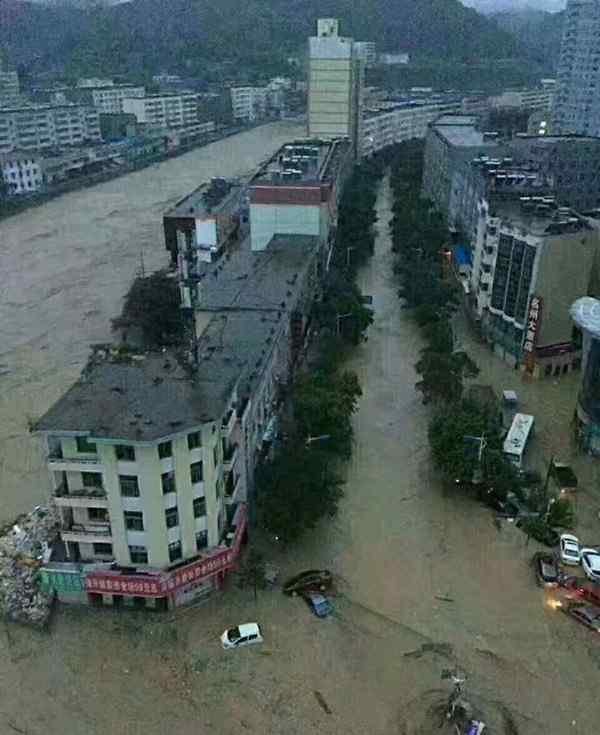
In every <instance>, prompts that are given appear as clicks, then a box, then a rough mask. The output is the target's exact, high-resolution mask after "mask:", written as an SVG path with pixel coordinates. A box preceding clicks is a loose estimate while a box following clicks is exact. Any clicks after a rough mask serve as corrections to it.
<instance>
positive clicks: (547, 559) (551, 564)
mask: <svg viewBox="0 0 600 735" xmlns="http://www.w3.org/2000/svg"><path fill="white" fill-rule="evenodd" d="M533 566H534V569H535V578H536V580H537V583H538V584H539V585H540V587H558V580H559V577H560V569H559V567H558V562H557V561H556V557H555V556H554V555H553V554H548V553H544V552H541V551H539V552H538V553H537V554H534V556H533Z"/></svg>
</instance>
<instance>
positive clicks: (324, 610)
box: [303, 592, 333, 618]
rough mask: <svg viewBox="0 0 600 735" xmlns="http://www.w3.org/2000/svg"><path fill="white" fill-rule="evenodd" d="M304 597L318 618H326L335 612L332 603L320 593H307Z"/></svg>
mask: <svg viewBox="0 0 600 735" xmlns="http://www.w3.org/2000/svg"><path fill="white" fill-rule="evenodd" d="M303 597H304V599H305V600H306V602H307V603H308V606H309V607H310V609H311V610H312V611H313V612H314V614H315V615H316V616H317V617H318V618H326V617H328V616H329V615H331V613H332V612H333V607H332V606H331V603H330V602H329V600H328V599H327V598H326V597H325V596H324V595H321V594H320V593H318V592H306V593H305V594H304V595H303Z"/></svg>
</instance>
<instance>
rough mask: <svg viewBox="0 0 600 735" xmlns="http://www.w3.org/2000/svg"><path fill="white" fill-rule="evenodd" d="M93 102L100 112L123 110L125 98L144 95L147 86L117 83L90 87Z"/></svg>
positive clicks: (112, 112)
mask: <svg viewBox="0 0 600 735" xmlns="http://www.w3.org/2000/svg"><path fill="white" fill-rule="evenodd" d="M89 91H90V94H91V102H92V104H93V106H94V107H95V108H96V109H97V110H98V112H103V113H107V114H116V113H119V112H123V100H125V99H126V98H128V97H136V98H140V97H144V95H145V94H146V88H145V87H136V86H134V85H133V84H115V85H113V86H111V87H98V88H93V89H90V90H89Z"/></svg>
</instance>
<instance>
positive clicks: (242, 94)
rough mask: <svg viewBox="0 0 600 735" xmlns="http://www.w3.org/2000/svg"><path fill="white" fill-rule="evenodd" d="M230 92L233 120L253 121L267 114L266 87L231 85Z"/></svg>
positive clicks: (267, 91) (267, 92)
mask: <svg viewBox="0 0 600 735" xmlns="http://www.w3.org/2000/svg"><path fill="white" fill-rule="evenodd" d="M230 93H231V108H232V112H233V118H234V120H243V121H244V122H254V121H256V120H260V119H261V118H263V117H265V115H266V114H267V104H268V94H269V90H268V89H267V87H231V90H230Z"/></svg>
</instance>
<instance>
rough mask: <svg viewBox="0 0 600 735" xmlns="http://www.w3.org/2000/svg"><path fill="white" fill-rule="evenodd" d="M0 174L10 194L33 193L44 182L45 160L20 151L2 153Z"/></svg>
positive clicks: (0, 156)
mask: <svg viewBox="0 0 600 735" xmlns="http://www.w3.org/2000/svg"><path fill="white" fill-rule="evenodd" d="M0 175H1V177H2V179H3V180H4V183H5V185H6V189H7V192H8V194H9V195H10V196H14V195H18V194H32V193H34V192H36V191H39V190H40V189H41V188H42V186H43V184H44V172H43V161H42V160H41V159H40V157H39V156H34V155H33V154H31V153H21V152H19V151H14V152H13V153H10V154H7V153H4V154H0Z"/></svg>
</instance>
